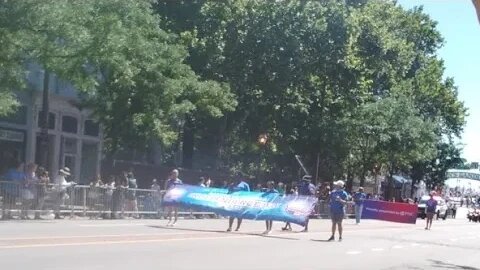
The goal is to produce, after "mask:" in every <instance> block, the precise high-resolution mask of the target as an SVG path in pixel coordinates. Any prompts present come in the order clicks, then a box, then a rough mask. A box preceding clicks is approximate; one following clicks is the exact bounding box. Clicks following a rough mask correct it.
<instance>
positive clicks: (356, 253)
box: [347, 250, 362, 255]
mask: <svg viewBox="0 0 480 270" xmlns="http://www.w3.org/2000/svg"><path fill="white" fill-rule="evenodd" d="M360 253H362V252H361V251H358V250H351V251H347V254H348V255H358V254H360Z"/></svg>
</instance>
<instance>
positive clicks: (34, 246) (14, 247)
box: [0, 235, 256, 249]
mask: <svg viewBox="0 0 480 270" xmlns="http://www.w3.org/2000/svg"><path fill="white" fill-rule="evenodd" d="M251 237H256V236H254V235H239V236H226V237H225V236H224V237H218V236H217V237H190V238H175V239H148V240H119V241H93V242H85V243H60V244H30V245H29V244H26V245H11V246H0V249H19V248H38V247H65V246H92V245H114V244H141V243H158V242H175V241H185V240H220V239H235V238H251Z"/></svg>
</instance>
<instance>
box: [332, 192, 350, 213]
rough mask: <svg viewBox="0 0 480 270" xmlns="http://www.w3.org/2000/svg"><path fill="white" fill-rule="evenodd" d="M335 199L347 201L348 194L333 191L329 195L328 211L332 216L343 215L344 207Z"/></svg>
mask: <svg viewBox="0 0 480 270" xmlns="http://www.w3.org/2000/svg"><path fill="white" fill-rule="evenodd" d="M337 197H338V198H340V199H342V200H344V201H345V200H347V199H348V193H347V192H346V191H345V190H343V189H338V190H334V191H332V193H330V211H331V212H332V213H333V214H343V213H345V212H344V208H345V205H344V204H343V203H341V202H339V201H337V200H336V199H337Z"/></svg>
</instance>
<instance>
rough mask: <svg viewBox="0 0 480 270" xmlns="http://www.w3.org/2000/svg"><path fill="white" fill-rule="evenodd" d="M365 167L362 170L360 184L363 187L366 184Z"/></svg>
mask: <svg viewBox="0 0 480 270" xmlns="http://www.w3.org/2000/svg"><path fill="white" fill-rule="evenodd" d="M365 174H366V172H365V169H362V172H361V173H360V186H361V187H363V186H364V185H365Z"/></svg>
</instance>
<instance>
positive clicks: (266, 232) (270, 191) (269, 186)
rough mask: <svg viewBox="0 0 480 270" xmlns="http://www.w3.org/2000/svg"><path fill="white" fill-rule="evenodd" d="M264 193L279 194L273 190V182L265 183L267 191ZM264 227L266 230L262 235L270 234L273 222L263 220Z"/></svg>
mask: <svg viewBox="0 0 480 270" xmlns="http://www.w3.org/2000/svg"><path fill="white" fill-rule="evenodd" d="M265 193H268V194H271V193H273V194H275V193H276V194H279V193H278V191H277V190H276V189H275V182H273V181H268V182H267V189H266V191H265ZM265 225H266V227H267V229H266V230H265V232H263V234H270V233H271V232H272V226H273V220H265Z"/></svg>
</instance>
